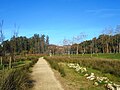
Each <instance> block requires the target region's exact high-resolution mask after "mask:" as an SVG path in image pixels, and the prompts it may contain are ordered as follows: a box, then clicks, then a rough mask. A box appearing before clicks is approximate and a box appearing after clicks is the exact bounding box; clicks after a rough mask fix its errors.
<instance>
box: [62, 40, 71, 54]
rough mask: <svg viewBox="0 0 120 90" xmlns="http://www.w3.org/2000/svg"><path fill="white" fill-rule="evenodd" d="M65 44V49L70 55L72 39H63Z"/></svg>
mask: <svg viewBox="0 0 120 90" xmlns="http://www.w3.org/2000/svg"><path fill="white" fill-rule="evenodd" d="M63 45H64V51H65V52H67V54H68V55H70V48H71V41H70V40H68V39H64V40H63ZM66 48H67V49H66ZM65 52H64V53H65Z"/></svg>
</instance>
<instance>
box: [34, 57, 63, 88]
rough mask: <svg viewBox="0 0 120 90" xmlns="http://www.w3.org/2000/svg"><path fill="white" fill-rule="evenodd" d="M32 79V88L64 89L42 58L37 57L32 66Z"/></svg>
mask: <svg viewBox="0 0 120 90" xmlns="http://www.w3.org/2000/svg"><path fill="white" fill-rule="evenodd" d="M32 79H33V80H35V83H34V84H35V85H34V87H33V88H32V90H64V89H63V88H62V87H61V84H60V83H59V81H58V80H57V79H56V78H55V76H54V72H53V71H52V70H51V68H50V66H49V65H48V63H47V62H46V60H45V59H43V58H39V60H38V62H37V63H36V64H35V66H34V67H33V72H32Z"/></svg>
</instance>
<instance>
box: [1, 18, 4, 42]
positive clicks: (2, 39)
mask: <svg viewBox="0 0 120 90" xmlns="http://www.w3.org/2000/svg"><path fill="white" fill-rule="evenodd" d="M3 22H4V21H3V20H2V21H1V23H0V43H2V42H3V41H4V39H5V37H4V35H3Z"/></svg>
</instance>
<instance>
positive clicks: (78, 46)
mask: <svg viewBox="0 0 120 90" xmlns="http://www.w3.org/2000/svg"><path fill="white" fill-rule="evenodd" d="M78 50H79V44H77V50H76V54H77V55H78Z"/></svg>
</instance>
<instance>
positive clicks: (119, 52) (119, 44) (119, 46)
mask: <svg viewBox="0 0 120 90" xmlns="http://www.w3.org/2000/svg"><path fill="white" fill-rule="evenodd" d="M119 53H120V43H119Z"/></svg>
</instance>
